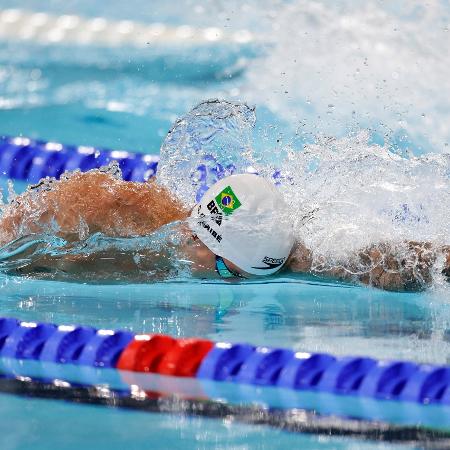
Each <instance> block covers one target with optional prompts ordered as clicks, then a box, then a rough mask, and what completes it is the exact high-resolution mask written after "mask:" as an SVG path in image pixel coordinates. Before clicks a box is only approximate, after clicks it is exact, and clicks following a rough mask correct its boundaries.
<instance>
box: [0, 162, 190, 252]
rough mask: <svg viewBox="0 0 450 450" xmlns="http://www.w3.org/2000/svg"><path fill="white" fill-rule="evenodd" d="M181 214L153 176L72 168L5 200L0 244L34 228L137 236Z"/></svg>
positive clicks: (66, 234)
mask: <svg viewBox="0 0 450 450" xmlns="http://www.w3.org/2000/svg"><path fill="white" fill-rule="evenodd" d="M186 216H187V211H186V210H185V208H184V207H183V206H182V205H181V204H180V203H179V202H178V201H177V200H175V199H174V198H173V197H172V196H171V195H170V193H169V192H168V191H167V190H166V189H165V188H163V187H161V186H159V185H157V184H156V183H155V182H154V181H151V182H148V183H134V182H126V181H122V180H119V179H117V178H115V177H114V176H112V175H110V174H108V173H103V172H100V171H98V170H96V171H90V172H86V173H78V172H77V173H73V174H71V175H69V176H68V177H67V178H66V179H63V180H61V181H53V182H52V183H50V184H49V185H46V184H44V185H43V186H41V187H38V188H37V189H32V190H28V191H27V192H25V193H24V194H21V195H19V196H17V197H16V199H15V200H14V201H13V202H11V203H10V204H9V205H7V206H6V207H5V208H4V210H3V214H2V217H1V220H0V244H5V243H7V242H10V241H12V240H14V239H17V238H18V237H21V236H25V235H28V234H34V233H38V234H39V233H51V234H56V235H58V236H60V237H63V238H65V239H69V240H77V239H80V238H84V237H86V235H88V234H92V233H97V232H101V233H103V234H105V235H108V236H143V235H147V234H150V233H151V232H152V231H154V230H156V229H158V228H160V227H161V226H163V225H165V224H167V223H169V222H173V221H175V220H182V219H184V218H185V217H186Z"/></svg>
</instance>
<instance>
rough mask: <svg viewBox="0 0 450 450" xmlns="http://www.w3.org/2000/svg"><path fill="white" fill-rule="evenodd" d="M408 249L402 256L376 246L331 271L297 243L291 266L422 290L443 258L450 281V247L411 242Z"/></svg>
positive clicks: (389, 247) (398, 288)
mask: <svg viewBox="0 0 450 450" xmlns="http://www.w3.org/2000/svg"><path fill="white" fill-rule="evenodd" d="M406 250H407V251H406V254H404V255H400V254H399V252H398V249H396V248H395V246H392V245H390V244H378V245H373V246H370V247H368V248H365V249H364V250H362V251H360V252H358V253H357V254H356V255H354V257H353V258H351V262H349V263H348V264H346V266H345V267H344V266H339V267H335V268H333V269H327V268H321V266H320V263H319V264H317V263H315V264H314V266H313V258H312V253H311V252H310V251H309V250H308V249H307V248H306V247H305V246H304V245H303V244H297V245H296V247H295V248H294V251H293V252H292V255H291V257H290V258H289V260H288V263H287V265H288V269H289V270H291V271H293V272H302V273H312V274H315V275H320V276H325V277H331V278H335V279H338V280H342V281H359V282H362V283H364V284H367V285H370V286H374V287H377V288H381V289H385V290H389V291H419V290H421V289H423V288H424V287H426V286H427V285H428V284H429V283H430V282H431V270H432V268H433V265H434V264H435V262H436V260H437V258H438V257H439V256H442V257H443V259H444V267H443V270H442V273H443V275H444V276H446V277H447V278H449V279H450V246H445V247H442V248H440V249H437V250H436V249H435V248H433V246H432V245H431V244H430V243H420V242H415V241H410V242H407V243H406ZM324 267H325V265H324Z"/></svg>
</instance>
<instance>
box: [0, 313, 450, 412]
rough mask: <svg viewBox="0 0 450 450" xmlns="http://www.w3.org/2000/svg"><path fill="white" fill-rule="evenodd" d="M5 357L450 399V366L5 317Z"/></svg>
mask: <svg viewBox="0 0 450 450" xmlns="http://www.w3.org/2000/svg"><path fill="white" fill-rule="evenodd" d="M0 357H3V358H11V359H20V360H37V361H46V362H52V363H56V364H75V365H78V366H90V367H96V368H115V369H119V370H121V371H127V372H137V373H153V374H159V375H164V376H173V377H182V378H183V377H184V378H189V377H190V378H197V379H201V380H211V381H219V382H228V383H233V384H237V385H253V386H270V387H280V388H285V389H290V390H293V391H312V392H321V393H331V394H338V395H349V396H356V397H361V398H372V399H377V400H391V401H395V402H414V403H419V404H435V405H450V367H448V366H436V365H429V364H417V363H414V362H408V361H380V360H376V359H374V358H369V357H362V356H357V357H352V356H346V357H341V356H340V357H337V356H333V355H329V354H324V353H307V352H294V351H292V350H289V349H284V348H272V347H256V346H253V345H249V344H245V343H228V342H218V343H214V342H212V341H210V340H207V339H198V338H188V339H187V338H183V339H177V338H173V337H170V336H165V335H159V334H141V335H134V334H132V333H130V332H128V331H121V330H118V331H114V330H97V329H94V328H91V327H83V326H66V325H60V326H56V325H54V324H49V323H36V322H21V321H19V320H17V319H13V318H2V319H0Z"/></svg>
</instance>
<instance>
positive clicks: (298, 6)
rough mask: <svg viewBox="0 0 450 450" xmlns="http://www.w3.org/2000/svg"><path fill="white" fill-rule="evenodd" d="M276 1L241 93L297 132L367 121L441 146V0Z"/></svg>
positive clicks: (411, 141)
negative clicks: (263, 46)
mask: <svg viewBox="0 0 450 450" xmlns="http://www.w3.org/2000/svg"><path fill="white" fill-rule="evenodd" d="M276 9H277V10H276V14H272V22H271V28H272V29H271V31H269V32H267V33H266V36H268V37H269V39H270V40H271V44H272V46H271V48H270V49H269V51H268V52H267V55H266V57H264V58H261V59H260V60H259V61H258V62H257V63H255V64H252V65H251V66H250V67H249V71H248V72H247V76H246V78H247V80H246V83H245V84H244V86H243V87H242V89H241V91H240V96H241V97H244V98H246V99H247V100H248V101H252V102H256V103H257V104H258V105H262V104H264V105H267V106H268V107H269V108H270V110H271V111H273V112H274V113H275V114H276V115H277V116H279V117H281V118H283V119H284V120H286V121H287V122H288V123H289V124H291V126H292V127H293V129H294V130H297V131H298V132H300V133H303V134H305V135H306V136H304V139H305V140H308V138H311V137H312V139H314V137H315V136H316V135H318V134H320V133H325V134H327V135H331V136H339V137H343V136H346V135H347V133H348V130H355V129H356V130H358V129H371V130H372V134H373V135H374V136H376V138H377V139H378V140H379V141H380V142H381V141H382V140H385V141H389V142H390V143H391V145H392V146H393V147H400V148H402V149H403V148H409V149H410V150H413V151H414V152H415V153H416V154H418V153H423V152H428V151H436V152H448V143H449V142H450V125H449V124H450V109H449V107H448V102H447V98H448V96H449V93H450V78H449V77H448V62H449V46H448V39H449V31H448V23H449V19H450V9H449V7H448V2H446V1H440V0H433V1H431V2H428V3H427V5H426V6H425V5H424V4H423V2H419V1H410V2H408V3H407V4H402V5H401V6H400V5H399V4H397V3H395V2H379V1H375V0H372V1H365V2H355V1H343V2H331V1H327V0H318V1H310V0H297V1H293V2H286V3H284V4H283V5H280V4H279V5H277V7H276ZM272 12H273V11H272Z"/></svg>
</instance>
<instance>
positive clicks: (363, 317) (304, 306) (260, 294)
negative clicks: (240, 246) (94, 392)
mask: <svg viewBox="0 0 450 450" xmlns="http://www.w3.org/2000/svg"><path fill="white" fill-rule="evenodd" d="M285 281H286V282H278V283H267V284H257V283H254V284H244V285H229V284H224V283H198V284H192V283H191V284H186V283H165V284H153V285H148V286H146V285H104V286H103V285H96V286H93V285H82V284H71V283H59V282H48V281H37V280H27V279H20V278H8V279H5V280H3V286H2V294H3V299H2V309H1V311H0V314H1V315H2V316H13V317H18V318H20V319H23V320H29V321H48V322H54V323H57V324H63V323H77V324H83V325H92V326H95V327H98V328H127V329H130V330H132V331H134V332H136V333H140V332H149V333H152V332H156V333H166V334H170V335H172V336H199V337H207V338H209V339H212V340H215V341H220V340H223V341H227V340H228V341H232V342H250V343H254V344H260V345H269V346H279V347H288V348H294V349H296V350H306V351H324V352H329V353H334V354H340V355H368V356H373V357H376V358H393V359H408V360H414V361H418V362H432V363H446V362H447V356H446V355H447V354H449V352H448V350H450V342H449V339H448V331H447V330H449V329H450V323H449V322H450V320H449V319H447V318H448V317H449V311H448V310H449V306H448V305H447V304H445V303H443V302H442V300H439V294H434V293H433V292H428V293H420V294H391V293H386V292H382V291H377V290H372V289H367V288H359V287H349V286H340V285H335V284H328V285H327V284H318V283H311V282H309V281H306V280H305V281H302V280H297V281H296V282H294V281H292V280H285ZM36 292H39V294H36ZM446 317H447V318H446Z"/></svg>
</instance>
